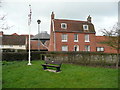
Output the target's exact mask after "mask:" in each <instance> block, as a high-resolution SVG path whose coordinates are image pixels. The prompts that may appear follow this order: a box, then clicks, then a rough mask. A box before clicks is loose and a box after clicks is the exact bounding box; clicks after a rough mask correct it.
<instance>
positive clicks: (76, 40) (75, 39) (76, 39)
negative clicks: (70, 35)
mask: <svg viewBox="0 0 120 90" xmlns="http://www.w3.org/2000/svg"><path fill="white" fill-rule="evenodd" d="M74 42H78V34H74Z"/></svg>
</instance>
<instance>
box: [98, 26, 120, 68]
mask: <svg viewBox="0 0 120 90" xmlns="http://www.w3.org/2000/svg"><path fill="white" fill-rule="evenodd" d="M102 33H103V34H104V36H106V40H105V41H103V42H100V43H101V44H106V45H108V46H110V47H112V48H114V49H116V50H117V60H116V67H118V66H119V65H120V28H119V27H118V26H116V25H114V27H113V28H112V29H111V30H106V29H104V30H103V31H102Z"/></svg>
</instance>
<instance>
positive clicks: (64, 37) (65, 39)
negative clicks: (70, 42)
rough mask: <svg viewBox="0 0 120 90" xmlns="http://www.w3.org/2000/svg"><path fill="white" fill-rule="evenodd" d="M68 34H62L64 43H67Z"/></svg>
mask: <svg viewBox="0 0 120 90" xmlns="http://www.w3.org/2000/svg"><path fill="white" fill-rule="evenodd" d="M67 37H68V35H67V34H62V42H67Z"/></svg>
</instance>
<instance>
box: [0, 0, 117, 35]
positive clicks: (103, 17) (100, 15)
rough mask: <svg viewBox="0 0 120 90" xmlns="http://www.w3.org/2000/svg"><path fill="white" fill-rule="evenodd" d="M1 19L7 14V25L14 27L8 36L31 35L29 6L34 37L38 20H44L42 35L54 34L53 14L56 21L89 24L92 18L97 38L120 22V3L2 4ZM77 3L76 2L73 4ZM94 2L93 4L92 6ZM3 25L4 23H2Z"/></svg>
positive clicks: (8, 0) (7, 0)
mask: <svg viewBox="0 0 120 90" xmlns="http://www.w3.org/2000/svg"><path fill="white" fill-rule="evenodd" d="M2 1H3V3H2V4H1V6H2V7H0V15H3V14H6V15H7V16H6V20H5V21H4V22H6V24H8V25H9V26H12V25H14V26H13V27H12V28H11V29H9V30H4V33H5V34H12V33H18V34H28V30H29V28H28V14H29V4H31V8H32V23H31V34H33V35H35V34H37V33H38V29H37V20H38V19H40V20H41V24H40V31H47V32H48V33H50V16H51V13H52V11H54V13H55V18H56V19H71V20H83V21H86V19H87V16H88V15H91V17H92V23H93V24H94V26H95V30H96V32H97V35H101V33H100V31H101V29H104V28H106V29H111V28H112V27H113V25H115V24H116V23H117V22H118V1H119V0H107V1H106V2H104V0H102V1H101V0H100V1H99V0H96V1H97V2H96V1H95V0H89V2H88V1H87V0H84V2H83V1H82V2H80V1H79V0H72V1H70V0H69V1H65V0H64V1H63V0H62V1H58V2H56V1H54V0H50V1H49V2H48V1H47V0H45V1H41V0H39V1H38V0H19V1H18V0H2ZM73 1H74V2H73ZM90 1H91V2H90ZM0 23H1V22H0Z"/></svg>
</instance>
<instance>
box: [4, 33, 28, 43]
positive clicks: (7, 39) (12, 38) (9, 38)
mask: <svg viewBox="0 0 120 90" xmlns="http://www.w3.org/2000/svg"><path fill="white" fill-rule="evenodd" d="M25 43H26V37H25V36H19V35H3V37H2V44H3V45H25Z"/></svg>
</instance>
